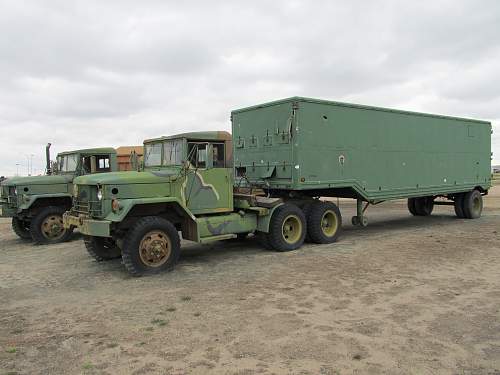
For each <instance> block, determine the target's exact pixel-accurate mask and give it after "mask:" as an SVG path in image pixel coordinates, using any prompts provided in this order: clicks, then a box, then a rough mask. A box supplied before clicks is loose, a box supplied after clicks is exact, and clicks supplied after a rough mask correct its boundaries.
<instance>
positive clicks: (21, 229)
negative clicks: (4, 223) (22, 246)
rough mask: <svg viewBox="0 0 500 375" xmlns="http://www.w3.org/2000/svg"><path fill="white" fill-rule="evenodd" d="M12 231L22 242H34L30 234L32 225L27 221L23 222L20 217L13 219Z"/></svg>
mask: <svg viewBox="0 0 500 375" xmlns="http://www.w3.org/2000/svg"><path fill="white" fill-rule="evenodd" d="M12 230H13V231H14V233H15V234H17V236H18V237H19V238H21V239H22V240H30V241H31V240H32V239H33V238H32V237H31V233H30V224H29V222H27V221H24V220H21V219H19V218H18V217H15V216H14V217H13V218H12Z"/></svg>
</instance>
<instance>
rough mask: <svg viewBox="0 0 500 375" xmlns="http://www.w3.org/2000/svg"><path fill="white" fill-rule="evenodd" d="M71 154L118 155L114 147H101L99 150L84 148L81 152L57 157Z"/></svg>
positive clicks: (63, 153)
mask: <svg viewBox="0 0 500 375" xmlns="http://www.w3.org/2000/svg"><path fill="white" fill-rule="evenodd" d="M69 154H87V155H94V154H116V150H115V149H114V148H113V147H99V148H84V149H81V150H72V151H64V152H60V153H58V154H57V155H58V156H59V155H69Z"/></svg>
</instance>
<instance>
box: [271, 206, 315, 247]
mask: <svg viewBox="0 0 500 375" xmlns="http://www.w3.org/2000/svg"><path fill="white" fill-rule="evenodd" d="M306 231H307V223H306V217H305V215H304V213H303V212H302V210H301V209H300V208H299V207H297V206H295V205H293V204H291V203H285V204H283V205H281V206H279V207H278V208H276V211H274V213H273V216H272V217H271V222H270V223H269V243H270V244H271V246H272V247H273V248H274V249H275V250H277V251H290V250H295V249H298V248H299V247H300V246H302V244H303V243H304V239H305V237H306Z"/></svg>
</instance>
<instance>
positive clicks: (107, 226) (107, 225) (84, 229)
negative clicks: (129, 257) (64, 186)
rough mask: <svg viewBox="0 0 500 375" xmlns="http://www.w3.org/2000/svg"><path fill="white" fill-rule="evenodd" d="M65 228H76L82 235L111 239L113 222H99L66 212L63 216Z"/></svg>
mask: <svg viewBox="0 0 500 375" xmlns="http://www.w3.org/2000/svg"><path fill="white" fill-rule="evenodd" d="M63 223H64V228H70V227H74V228H77V229H78V230H79V231H80V233H82V234H84V235H86V236H93V237H111V221H109V220H97V219H92V218H90V217H88V216H84V215H81V214H75V213H73V212H66V213H64V215H63Z"/></svg>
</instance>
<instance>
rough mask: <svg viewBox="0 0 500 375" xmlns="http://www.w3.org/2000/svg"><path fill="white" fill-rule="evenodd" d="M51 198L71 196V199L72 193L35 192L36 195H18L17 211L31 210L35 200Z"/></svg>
mask: <svg viewBox="0 0 500 375" xmlns="http://www.w3.org/2000/svg"><path fill="white" fill-rule="evenodd" d="M50 198H69V199H70V200H71V194H68V193H53V194H41V195H39V194H34V195H27V194H22V195H21V196H20V197H18V198H17V199H18V203H19V205H18V207H17V212H18V213H21V212H22V211H25V210H29V209H30V208H31V207H32V206H33V205H34V204H35V202H37V201H39V200H42V199H50Z"/></svg>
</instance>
